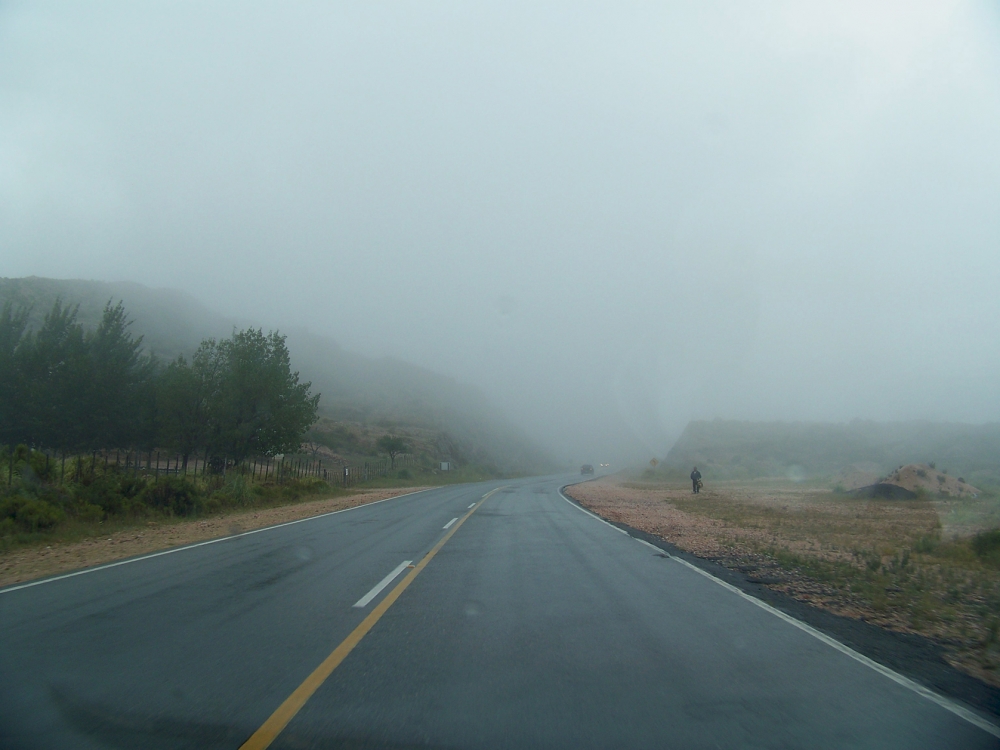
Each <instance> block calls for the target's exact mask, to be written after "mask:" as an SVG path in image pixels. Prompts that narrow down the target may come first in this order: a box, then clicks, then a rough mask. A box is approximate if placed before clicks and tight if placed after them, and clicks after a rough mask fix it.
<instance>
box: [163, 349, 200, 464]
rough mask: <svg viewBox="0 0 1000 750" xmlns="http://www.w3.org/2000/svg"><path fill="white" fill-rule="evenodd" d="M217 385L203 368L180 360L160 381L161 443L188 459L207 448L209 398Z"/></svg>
mask: <svg viewBox="0 0 1000 750" xmlns="http://www.w3.org/2000/svg"><path fill="white" fill-rule="evenodd" d="M212 386H213V383H212V379H211V378H210V377H209V378H206V373H205V372H204V370H203V369H199V368H198V367H196V366H191V365H189V364H188V363H187V361H186V360H185V359H184V357H178V358H177V359H176V360H174V361H173V362H171V363H170V364H169V365H167V367H166V368H164V369H163V371H162V372H160V374H159V377H158V378H157V381H156V414H157V418H158V424H157V427H158V433H157V443H158V444H159V445H161V446H163V447H164V448H168V449H170V450H172V451H174V452H176V453H179V454H180V455H181V457H182V459H183V461H184V468H185V469H187V463H188V458H189V457H190V456H191V455H192V454H194V453H196V452H197V451H198V450H200V449H202V448H204V447H205V440H206V438H207V436H208V403H207V402H208V396H209V393H210V391H211V388H212Z"/></svg>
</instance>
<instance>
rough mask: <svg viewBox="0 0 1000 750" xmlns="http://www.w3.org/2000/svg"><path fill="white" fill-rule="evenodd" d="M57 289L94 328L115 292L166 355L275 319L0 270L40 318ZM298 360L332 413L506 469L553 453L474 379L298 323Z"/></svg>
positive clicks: (0, 283)
mask: <svg viewBox="0 0 1000 750" xmlns="http://www.w3.org/2000/svg"><path fill="white" fill-rule="evenodd" d="M57 298H61V299H62V300H63V302H64V303H66V304H69V305H77V304H78V305H79V307H80V312H79V320H80V322H81V323H82V324H83V325H84V327H86V328H93V327H95V326H96V324H97V322H98V321H99V320H100V316H101V312H102V310H103V309H104V305H105V304H106V303H107V302H108V300H113V301H114V302H117V301H118V300H121V301H122V303H123V304H124V306H125V309H126V311H127V312H128V314H129V317H130V318H131V319H132V320H133V321H134V323H133V325H132V331H133V333H134V334H135V335H141V336H142V337H143V346H144V348H145V349H146V351H148V352H150V353H151V354H154V355H155V356H157V357H158V358H160V359H161V360H172V359H174V358H176V357H177V356H178V355H184V356H187V357H190V355H191V354H192V353H193V352H194V350H195V349H196V348H197V347H198V345H199V344H200V343H201V341H202V340H203V339H205V338H224V337H226V336H229V335H230V334H231V333H232V332H233V330H234V329H236V328H247V327H254V328H260V327H262V328H264V330H265V331H266V330H268V328H269V327H273V326H268V325H267V323H266V322H262V321H238V320H235V319H232V318H227V317H225V316H223V315H220V314H218V313H216V312H213V311H211V310H209V309H208V308H207V307H205V305H203V304H202V303H200V302H199V301H198V300H197V299H195V298H194V297H192V296H191V295H188V294H186V293H184V292H180V291H177V290H174V289H153V288H150V287H146V286H143V285H142V284H137V283H133V282H105V281H89V280H80V279H67V280H63V279H48V278H40V277H36V276H32V277H27V278H0V306H2V305H3V304H5V303H6V302H8V301H10V302H12V303H13V304H14V306H15V307H17V306H20V305H24V306H28V307H30V308H31V316H30V318H29V326H30V327H32V328H35V327H37V326H38V325H39V324H40V323H41V322H42V319H43V318H44V316H45V314H46V313H47V312H48V311H49V310H50V309H51V308H52V305H53V303H54V302H55V300H56V299H57ZM282 333H283V334H285V335H287V344H288V349H289V352H290V353H291V357H292V366H293V368H294V369H296V370H298V371H299V372H300V373H301V376H302V379H303V380H307V381H311V382H312V390H313V392H314V393H320V394H322V398H321V400H320V411H321V413H322V414H323V415H325V416H327V417H329V418H332V419H334V420H343V421H348V422H355V423H372V424H380V425H381V426H382V427H383V428H384V429H385V430H387V431H388V430H391V429H393V427H394V426H397V425H410V426H414V427H419V428H423V429H432V430H436V431H439V432H443V433H447V441H448V443H449V445H453V446H454V447H455V448H454V449H455V450H456V451H457V452H458V453H459V455H456V456H452V457H453V458H455V459H458V460H462V459H464V460H465V461H468V462H475V463H480V464H484V465H491V466H496V467H498V468H500V469H502V470H504V471H519V472H526V473H530V472H537V471H543V470H547V469H548V468H550V460H549V459H548V457H547V456H545V455H544V454H543V452H542V451H541V450H540V449H539V448H538V447H537V446H535V445H533V444H532V443H531V441H530V440H529V439H528V438H527V437H526V436H524V435H523V434H521V433H520V431H519V430H517V429H516V428H514V427H512V426H511V425H509V424H507V423H506V421H505V420H504V419H503V417H502V416H500V415H499V414H497V413H496V411H495V410H494V409H493V407H492V406H491V404H490V403H489V401H488V400H487V399H486V397H485V396H484V395H483V394H482V393H480V392H479V391H478V390H477V389H475V388H473V387H472V386H468V385H464V384H461V383H457V382H456V381H454V380H452V379H451V378H448V377H446V376H443V375H439V374H438V373H435V372H431V371H430V370H426V369H424V368H422V367H418V366H416V365H412V364H409V363H407V362H403V361H400V360H397V359H393V358H390V357H385V358H378V359H376V358H372V357H366V356H363V355H361V354H357V353H354V352H350V351H347V350H345V349H343V348H342V347H340V346H339V345H338V344H337V343H336V342H335V341H333V340H332V339H329V338H327V337H325V336H321V335H317V334H314V333H311V332H309V331H307V330H304V329H300V328H292V329H289V330H282Z"/></svg>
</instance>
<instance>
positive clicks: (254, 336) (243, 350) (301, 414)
mask: <svg viewBox="0 0 1000 750" xmlns="http://www.w3.org/2000/svg"><path fill="white" fill-rule="evenodd" d="M195 363H196V366H200V367H203V368H204V371H205V373H206V375H207V377H208V378H209V382H210V383H211V387H210V388H209V389H208V391H209V393H208V416H209V423H210V424H209V440H210V444H211V447H212V449H213V450H214V452H215V453H217V454H218V453H222V454H224V455H225V456H227V457H228V458H230V459H232V460H234V461H241V460H243V459H245V458H247V457H248V456H251V455H274V454H276V453H290V452H293V451H297V450H298V449H299V446H300V445H301V443H302V437H303V435H304V434H305V431H306V430H308V429H309V427H311V426H312V425H313V423H314V422H315V421H316V411H317V409H318V406H319V394H316V395H312V394H310V393H309V389H310V387H311V386H312V384H311V383H300V382H299V374H298V373H297V372H292V369H291V363H290V358H289V355H288V348H287V347H286V346H285V337H284V336H281V335H279V334H278V333H277V332H271V333H269V334H267V335H266V336H265V335H264V333H263V332H262V331H261V330H260V329H257V330H254V329H252V328H251V329H248V330H245V331H239V332H236V333H233V335H232V337H231V338H229V339H226V340H224V341H221V342H218V343H216V342H214V341H206V342H204V343H203V344H202V347H201V349H199V353H198V354H196V356H195Z"/></svg>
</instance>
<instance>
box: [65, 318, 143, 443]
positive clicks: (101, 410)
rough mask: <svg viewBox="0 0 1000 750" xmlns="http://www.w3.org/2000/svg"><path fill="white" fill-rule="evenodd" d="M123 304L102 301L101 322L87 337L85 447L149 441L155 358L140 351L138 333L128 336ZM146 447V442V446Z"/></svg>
mask: <svg viewBox="0 0 1000 750" xmlns="http://www.w3.org/2000/svg"><path fill="white" fill-rule="evenodd" d="M131 325H132V321H131V320H129V319H128V315H127V314H126V312H125V308H124V307H123V306H122V303H121V302H119V303H118V304H117V305H114V306H112V304H111V302H110V301H108V303H107V304H106V305H105V306H104V313H103V315H102V317H101V322H100V323H99V324H98V326H97V329H96V330H95V331H94V332H93V334H91V335H89V336H87V337H86V340H85V347H86V354H87V359H88V362H89V365H90V372H89V373H88V376H89V377H88V383H87V393H85V394H83V396H82V397H83V399H84V401H85V404H86V407H85V408H86V412H87V413H86V416H85V419H84V422H85V425H86V432H87V434H86V440H85V442H86V446H85V447H87V448H90V449H95V450H96V449H102V448H112V447H125V446H129V445H134V444H137V443H148V442H150V439H151V438H152V433H153V431H154V426H153V425H151V424H149V422H151V421H153V420H154V419H155V412H152V411H151V409H150V404H149V403H148V402H149V400H150V396H151V390H152V388H153V375H154V371H155V367H156V363H155V361H154V360H153V359H152V358H150V357H149V356H148V355H145V354H143V352H142V337H141V336H140V337H138V338H133V337H132V334H131V333H130V332H129V327H130V326H131ZM150 447H151V446H150Z"/></svg>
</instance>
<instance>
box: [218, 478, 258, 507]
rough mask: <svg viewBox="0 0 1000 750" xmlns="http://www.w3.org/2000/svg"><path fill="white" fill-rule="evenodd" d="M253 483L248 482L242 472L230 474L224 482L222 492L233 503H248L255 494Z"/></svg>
mask: <svg viewBox="0 0 1000 750" xmlns="http://www.w3.org/2000/svg"><path fill="white" fill-rule="evenodd" d="M254 489H255V488H254V486H253V483H251V482H248V481H247V479H246V477H244V476H243V475H242V474H232V475H231V476H230V478H229V480H228V481H227V482H226V486H225V489H224V490H223V493H224V494H225V496H226V498H227V499H228V500H230V501H231V502H232V504H233V505H241V506H242V505H249V504H250V503H252V502H253V501H254V500H255V499H256V497H257V495H256V493H255V492H254Z"/></svg>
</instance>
